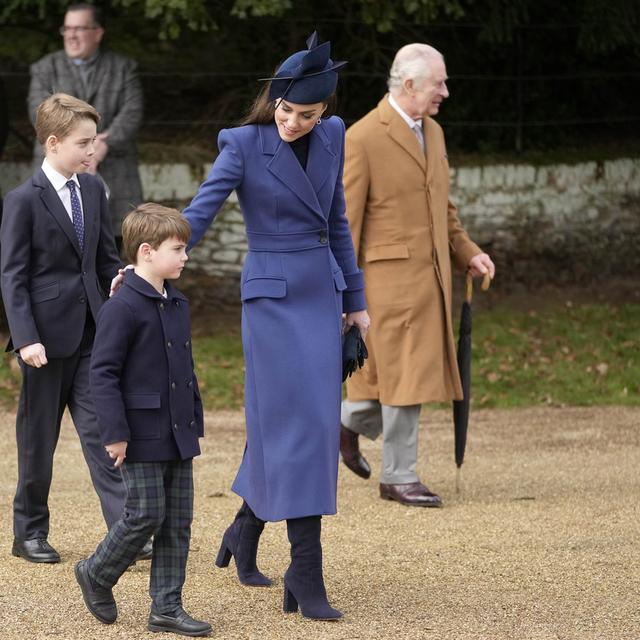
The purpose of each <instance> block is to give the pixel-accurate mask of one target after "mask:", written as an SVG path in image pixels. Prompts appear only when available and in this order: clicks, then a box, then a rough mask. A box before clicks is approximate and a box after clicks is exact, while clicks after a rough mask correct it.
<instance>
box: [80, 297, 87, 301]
mask: <svg viewBox="0 0 640 640" xmlns="http://www.w3.org/2000/svg"><path fill="white" fill-rule="evenodd" d="M86 301H87V299H86V298H85V297H84V296H80V297H79V298H78V302H86Z"/></svg>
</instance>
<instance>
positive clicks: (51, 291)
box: [29, 282, 60, 304]
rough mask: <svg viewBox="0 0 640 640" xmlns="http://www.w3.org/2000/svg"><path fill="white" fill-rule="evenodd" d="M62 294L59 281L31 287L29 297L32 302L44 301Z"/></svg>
mask: <svg viewBox="0 0 640 640" xmlns="http://www.w3.org/2000/svg"><path fill="white" fill-rule="evenodd" d="M59 295H60V285H59V284H58V283H57V282H52V283H50V284H45V285H41V286H38V287H36V288H35V289H31V291H29V297H30V298H31V302H32V303H34V304H35V303H37V302H44V301H45V300H53V299H54V298H57V297H58V296H59Z"/></svg>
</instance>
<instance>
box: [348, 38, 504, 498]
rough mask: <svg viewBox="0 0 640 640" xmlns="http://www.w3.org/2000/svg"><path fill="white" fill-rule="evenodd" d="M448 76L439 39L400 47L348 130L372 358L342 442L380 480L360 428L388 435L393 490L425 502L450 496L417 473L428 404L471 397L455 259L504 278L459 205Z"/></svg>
mask: <svg viewBox="0 0 640 640" xmlns="http://www.w3.org/2000/svg"><path fill="white" fill-rule="evenodd" d="M446 80H447V73H446V68H445V63H444V59H443V57H442V55H441V54H440V53H439V52H438V51H436V50H435V49H434V48H433V47H430V46H428V45H425V44H410V45H407V46H405V47H403V48H402V49H400V50H399V51H398V53H397V55H396V58H395V60H394V62H393V65H392V67H391V71H390V77H389V81H388V85H389V93H388V94H387V95H385V96H384V97H383V98H382V100H381V101H380V102H379V104H378V106H377V107H376V108H375V109H373V110H372V111H370V112H369V113H368V114H367V115H366V116H364V118H362V119H361V120H359V121H358V122H356V123H355V124H354V125H353V126H351V127H350V128H349V130H348V131H347V134H346V160H345V169H344V186H345V196H346V200H347V216H348V218H349V223H350V226H351V232H352V235H353V242H354V246H355V249H356V254H357V257H358V263H359V266H360V268H361V269H362V270H363V271H364V276H365V290H366V296H367V305H368V308H369V313H370V315H371V329H370V332H369V336H368V337H367V346H368V349H369V360H368V361H367V364H366V365H365V367H364V368H363V369H361V370H360V371H359V372H358V373H356V374H355V375H354V376H353V377H352V378H350V379H349V381H348V382H347V400H346V401H345V402H344V403H343V405H342V427H341V448H340V450H341V454H342V458H343V461H344V462H345V464H346V465H347V466H348V467H349V468H350V469H351V470H352V471H354V472H355V473H357V474H358V475H360V476H362V477H364V478H368V477H369V475H370V473H371V470H370V467H369V465H368V463H367V461H366V460H365V459H364V458H363V456H362V455H361V453H360V451H359V447H358V436H359V435H360V434H362V435H365V436H367V437H369V438H371V439H374V438H376V437H378V436H379V435H380V434H382V435H383V461H382V469H381V473H380V495H381V497H383V498H386V499H389V500H397V501H398V502H401V503H403V504H408V505H412V506H413V505H415V506H424V507H437V506H441V505H442V501H441V499H440V497H439V496H438V495H436V494H435V493H432V492H431V491H430V490H429V489H428V488H427V487H426V486H425V485H424V484H422V483H421V482H420V479H419V477H418V474H417V471H416V463H417V454H418V421H419V416H420V407H421V404H422V403H424V402H440V401H447V400H452V399H461V398H462V388H461V384H460V376H459V373H458V366H457V362H456V350H455V342H454V336H453V326H452V319H451V269H452V265H451V263H452V261H453V263H454V264H455V266H456V267H457V268H458V269H460V270H461V271H464V270H470V271H471V273H472V274H473V275H474V276H480V275H484V274H485V273H486V272H487V271H488V272H489V274H490V276H491V277H493V275H494V265H493V262H492V261H491V259H490V257H489V256H488V255H487V254H486V253H483V252H482V250H481V249H480V248H479V247H478V246H477V245H476V244H474V243H473V242H472V241H471V240H470V239H469V236H468V235H467V233H466V232H465V230H464V229H463V227H462V225H461V224H460V221H459V219H458V215H457V212H456V208H455V207H454V206H453V204H451V202H450V201H449V163H448V161H447V150H446V147H445V141H444V135H443V132H442V129H441V128H440V126H439V125H438V124H436V122H435V121H434V120H433V119H432V116H435V115H436V114H437V113H438V111H439V109H440V105H441V104H442V102H443V100H444V99H445V98H447V97H448V96H449V92H448V90H447V85H446Z"/></svg>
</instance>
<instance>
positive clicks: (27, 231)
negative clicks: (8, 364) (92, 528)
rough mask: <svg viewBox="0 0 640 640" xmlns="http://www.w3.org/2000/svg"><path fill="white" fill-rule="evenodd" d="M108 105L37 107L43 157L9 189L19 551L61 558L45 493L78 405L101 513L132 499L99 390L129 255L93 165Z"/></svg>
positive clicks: (6, 291)
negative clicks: (98, 353) (106, 429)
mask: <svg viewBox="0 0 640 640" xmlns="http://www.w3.org/2000/svg"><path fill="white" fill-rule="evenodd" d="M99 118H100V116H99V115H98V112H97V111H96V110H95V109H94V108H93V107H92V106H90V105H89V104H87V103H86V102H83V101H82V100H78V99H77V98H73V97H72V96H68V95H66V94H61V93H58V94H55V95H53V96H50V97H49V98H47V99H46V100H44V101H43V102H42V104H41V105H40V107H39V108H38V113H37V120H36V133H37V136H38V140H39V142H40V143H41V144H42V145H43V147H44V149H45V154H46V157H45V160H44V162H43V163H42V168H41V169H39V170H38V171H37V172H36V173H35V174H34V175H33V177H32V178H30V179H29V180H27V181H26V182H25V183H24V184H22V185H20V186H19V187H17V188H16V189H14V190H13V191H10V192H9V193H8V194H7V195H6V198H5V201H4V215H3V219H2V227H1V228H0V243H1V248H2V250H1V252H0V253H1V256H2V258H1V264H0V269H1V276H2V278H1V282H2V296H3V298H4V305H5V309H6V314H7V320H8V323H9V331H10V334H11V339H10V341H9V346H8V347H7V350H11V349H14V350H15V351H16V352H17V354H18V361H19V363H20V369H21V371H22V390H21V393H20V403H19V405H18V412H17V417H16V439H17V448H18V486H17V490H16V495H15V498H14V502H13V528H14V542H13V548H12V553H13V555H14V556H19V557H22V558H25V559H26V560H29V561H31V562H49V563H53V562H59V561H60V556H59V554H58V552H57V551H56V550H55V549H54V548H53V547H52V546H51V545H50V544H49V543H48V541H47V537H48V534H49V508H48V505H47V502H48V497H49V488H50V486H51V474H52V468H53V454H54V450H55V447H56V444H57V441H58V436H59V434H60V421H61V418H62V414H63V412H64V409H65V407H68V408H69V410H70V413H71V417H72V418H73V422H74V424H75V427H76V430H77V431H78V435H79V436H80V442H81V444H82V452H83V454H84V457H85V460H86V462H87V465H88V467H89V471H90V474H91V480H92V482H93V486H94V488H95V490H96V492H97V494H98V497H99V498H100V505H101V507H102V513H103V516H104V519H105V521H106V523H107V527H109V526H111V525H112V524H113V523H114V522H116V521H117V520H118V518H119V517H120V514H121V513H122V508H123V506H124V498H125V490H124V486H123V483H122V479H121V477H120V474H119V473H118V472H117V471H116V470H114V469H113V466H112V464H111V461H110V460H109V457H108V456H107V455H106V453H105V452H104V450H103V448H102V446H101V443H100V436H99V432H98V425H97V423H96V419H95V414H94V412H93V407H92V403H91V398H90V393H89V360H90V356H91V346H92V344H93V337H94V333H95V322H94V319H95V318H96V317H97V314H98V310H99V308H100V307H101V306H102V304H103V302H104V301H105V299H106V292H108V291H109V283H110V281H111V278H112V277H113V275H114V274H115V273H116V272H117V270H118V267H119V265H120V261H119V258H118V253H117V251H116V247H115V243H114V240H113V236H112V234H111V228H110V222H109V212H108V208H107V200H106V197H105V193H104V187H103V185H102V182H101V180H100V179H98V178H96V177H95V176H92V175H88V174H85V173H84V172H85V171H86V170H87V168H88V167H89V166H90V165H91V157H92V156H93V153H94V144H95V140H96V125H97V123H98V120H99Z"/></svg>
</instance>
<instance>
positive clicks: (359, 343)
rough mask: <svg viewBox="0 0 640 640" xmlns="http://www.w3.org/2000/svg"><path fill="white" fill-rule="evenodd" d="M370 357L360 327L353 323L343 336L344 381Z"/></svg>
mask: <svg viewBox="0 0 640 640" xmlns="http://www.w3.org/2000/svg"><path fill="white" fill-rule="evenodd" d="M368 357H369V352H368V351H367V345H366V344H365V343H364V340H363V339H362V336H361V335H360V329H358V327H356V326H355V325H353V326H352V327H351V329H349V331H347V333H345V334H344V335H343V336H342V382H344V381H345V380H346V379H347V378H348V377H350V376H351V375H352V374H353V373H354V372H355V371H357V370H358V369H359V368H361V367H362V366H363V365H364V361H365V360H366V359H367V358H368Z"/></svg>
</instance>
